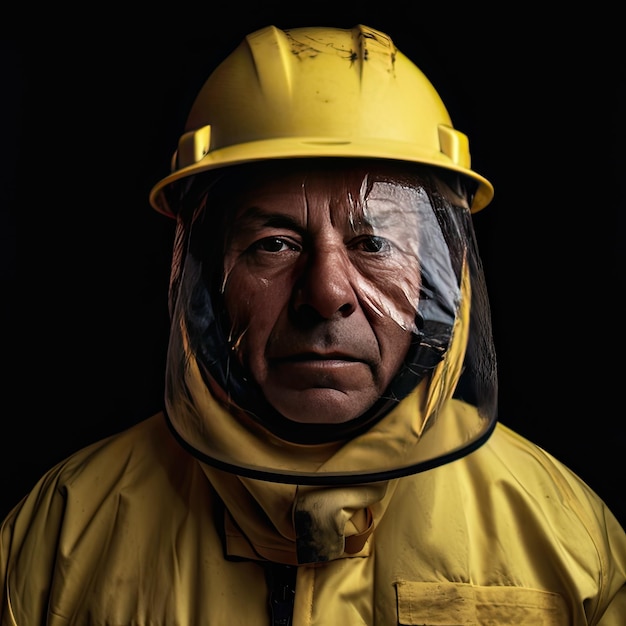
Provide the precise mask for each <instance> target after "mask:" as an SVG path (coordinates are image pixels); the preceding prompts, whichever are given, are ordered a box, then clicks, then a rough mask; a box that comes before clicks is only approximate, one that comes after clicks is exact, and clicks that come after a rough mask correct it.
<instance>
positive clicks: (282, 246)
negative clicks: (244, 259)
mask: <svg viewBox="0 0 626 626" xmlns="http://www.w3.org/2000/svg"><path fill="white" fill-rule="evenodd" d="M252 248H253V249H254V250H261V251H263V252H285V251H287V250H299V247H298V246H297V245H296V244H295V243H294V242H292V241H288V240H286V239H282V238H280V237H265V238H264V239H260V240H259V241H257V242H256V243H255V244H254V245H253V246H252Z"/></svg>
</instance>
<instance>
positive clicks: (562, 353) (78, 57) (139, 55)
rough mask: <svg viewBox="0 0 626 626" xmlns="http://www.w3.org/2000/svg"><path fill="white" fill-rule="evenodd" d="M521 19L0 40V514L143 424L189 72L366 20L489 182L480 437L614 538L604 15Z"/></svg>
mask: <svg viewBox="0 0 626 626" xmlns="http://www.w3.org/2000/svg"><path fill="white" fill-rule="evenodd" d="M466 4H469V3H466ZM464 6H465V4H464ZM524 6H525V7H526V8H524V10H521V9H520V8H519V7H517V6H516V5H507V8H506V13H500V12H498V11H496V12H492V11H488V10H486V9H481V8H480V5H474V4H472V5H471V7H469V6H466V7H465V8H463V9H461V10H459V8H458V6H455V5H454V4H452V3H448V4H446V3H438V4H436V5H435V6H433V5H431V4H428V5H423V6H422V5H420V4H419V3H411V4H407V5H406V6H405V8H402V9H400V10H399V11H398V10H397V9H399V7H398V4H397V3H396V4H389V3H386V5H385V6H384V7H380V6H379V7H378V8H376V9H371V10H360V9H357V8H355V9H345V8H344V9H340V8H339V5H338V4H337V6H333V5H330V6H326V7H324V5H323V4H319V3H317V4H315V7H313V8H310V7H302V6H301V5H299V6H293V7H292V6H291V5H290V6H289V8H287V7H285V6H284V5H283V6H281V4H280V3H274V4H273V3H266V4H263V5H262V7H261V8H258V9H252V10H250V9H245V8H244V7H243V6H241V5H239V4H236V3H233V4H232V5H231V6H227V7H221V8H220V10H219V11H217V10H216V9H213V10H212V9H211V6H209V5H205V6H204V7H203V6H201V5H189V6H186V5H185V4H184V3H176V4H175V5H174V4H172V5H171V6H168V5H167V4H166V5H165V6H163V5H160V6H159V7H157V5H154V6H153V7H152V8H150V10H149V11H145V10H144V11H143V12H139V13H138V14H134V15H133V16H132V17H131V16H130V15H129V14H128V13H127V10H126V9H125V8H124V7H118V8H114V7H113V6H112V5H107V7H106V8H104V7H99V6H98V5H93V6H92V7H91V8H90V12H89V14H87V13H84V14H82V13H77V12H75V11H74V12H73V13H72V14H71V15H70V14H69V13H68V14H64V13H62V12H61V11H62V9H61V8H60V7H54V6H51V7H49V8H48V9H47V10H46V11H47V13H42V10H39V11H35V10H34V9H33V15H30V16H25V19H24V20H22V21H21V22H19V23H18V24H16V25H15V27H16V28H15V32H12V31H11V26H10V25H9V24H8V23H5V24H4V25H3V27H2V28H3V29H4V32H3V33H2V37H3V38H2V50H1V52H2V65H1V68H2V75H1V81H2V84H1V88H2V98H1V101H2V109H1V116H0V120H1V125H2V126H1V133H2V135H1V136H2V150H1V152H2V181H1V182H2V188H1V190H0V197H1V201H2V203H1V214H0V219H1V222H0V227H1V229H2V230H1V233H0V237H1V238H0V243H1V254H2V257H1V275H0V276H1V280H2V307H1V309H2V318H1V322H2V330H3V341H2V346H3V347H2V356H3V359H2V361H3V374H2V405H1V406H2V426H1V435H0V436H1V448H0V460H1V462H2V468H0V470H1V471H0V476H1V477H2V483H1V489H2V490H1V492H0V493H1V494H2V496H1V498H2V499H1V502H0V507H1V508H0V513H5V512H7V511H8V509H9V508H10V507H11V506H12V505H13V504H15V502H16V501H17V499H18V498H19V497H21V496H22V495H24V494H25V493H26V492H27V490H28V489H29V488H30V487H31V486H32V484H33V483H34V482H35V480H36V479H37V478H38V477H39V476H40V475H41V474H42V473H43V472H44V471H45V470H46V469H47V468H48V467H50V466H51V465H52V464H53V463H55V462H57V461H60V460H61V459H62V458H64V457H65V456H66V455H68V454H70V453H71V452H72V451H74V450H75V449H77V448H79V447H81V446H83V445H85V444H87V443H89V442H91V441H93V440H95V439H98V438H100V437H102V436H105V435H108V434H110V433H113V432H116V431H118V430H120V429H122V428H124V427H126V426H128V425H130V424H132V423H134V422H136V421H138V420H140V419H142V418H144V417H147V416H148V415H150V414H151V413H152V412H154V411H156V410H158V409H159V408H160V405H161V395H162V377H163V366H164V358H165V348H166V338H167V304H166V296H167V282H168V269H169V253H170V247H171V239H172V222H171V221H170V220H169V219H167V218H165V217H163V216H161V215H159V214H157V213H156V212H155V211H153V210H152V209H151V208H150V207H149V204H148V200H147V198H148V193H149V190H150V188H151V186H152V185H153V184H154V183H155V182H156V181H157V180H158V179H159V178H161V177H162V176H164V175H165V174H166V173H167V172H168V167H169V159H170V156H171V153H172V151H173V150H174V148H175V145H176V141H177V138H178V135H179V134H180V132H181V129H182V125H183V123H184V119H185V116H186V113H187V111H188V108H189V106H190V104H191V102H192V100H193V97H194V96H195V94H196V92H197V90H198V89H199V88H200V86H201V84H202V82H203V81H204V79H205V78H206V76H207V75H208V73H209V72H210V70H211V69H212V68H213V67H214V66H215V64H216V63H217V62H218V61H219V60H221V59H222V58H223V57H224V56H225V55H226V54H227V53H228V52H230V51H231V50H232V49H233V48H234V47H235V46H236V45H237V44H238V43H239V42H240V40H241V39H242V38H243V37H244V36H245V35H246V34H247V33H248V32H251V31H252V30H255V29H257V28H260V27H262V26H265V25H267V24H270V23H272V24H275V25H276V26H279V27H282V28H288V27H293V26H300V25H327V26H339V27H346V28H347V27H351V26H353V25H355V24H357V23H364V24H367V25H368V26H372V27H375V28H378V29H379V30H383V31H385V32H387V33H388V34H390V35H391V37H392V38H393V40H394V43H395V44H396V45H397V47H398V48H399V49H400V50H401V51H402V52H404V53H405V54H406V55H407V56H409V57H410V58H412V59H413V60H414V61H415V62H416V63H417V65H418V66H420V67H421V69H422V70H423V71H424V72H425V73H426V75H427V76H428V77H429V78H430V79H431V81H432V82H433V84H434V85H435V87H436V89H437V90H438V91H439V93H440V95H441V96H442V98H443V100H444V102H445V103H446V105H447V107H448V109H449V111H450V114H451V117H452V120H453V122H454V125H455V127H456V128H458V129H459V130H462V131H463V132H465V133H467V134H468V135H469V137H470V148H471V151H472V159H473V167H474V169H476V170H477V171H479V172H480V173H482V174H483V175H485V176H486V177H487V178H489V179H490V180H491V181H492V182H493V184H494V186H495V189H496V195H495V198H494V201H493V203H492V204H491V205H490V206H489V207H488V208H487V209H485V210H484V211H483V212H481V213H479V214H478V215H476V221H475V223H476V228H477V232H478V237H479V244H480V246H481V250H482V255H483V260H484V263H485V270H486V275H487V282H488V288H489V292H490V296H491V302H492V310H493V326H494V334H495V340H496V348H497V352H498V361H499V371H500V419H501V421H502V422H503V423H505V424H507V425H509V426H512V427H513V428H514V429H516V430H518V431H519V432H520V433H522V434H524V435H526V436H527V437H529V438H530V439H532V440H534V441H535V442H537V443H538V444H540V445H541V446H543V447H544V448H546V449H547V450H548V451H550V452H552V453H553V454H554V455H555V456H557V457H558V458H559V459H560V460H562V461H564V462H565V463H566V464H567V465H569V466H570V467H571V468H572V469H574V470H575V471H576V472H577V473H578V474H579V475H580V476H581V477H582V478H583V479H584V480H585V481H587V482H588V483H589V484H590V485H591V486H592V487H593V488H594V489H595V490H596V491H597V492H598V493H599V495H600V496H601V497H602V498H603V499H604V500H605V501H606V502H607V503H608V504H609V506H610V507H611V508H612V509H613V511H614V512H615V513H616V515H617V516H618V518H619V519H620V521H621V522H622V524H624V523H625V521H626V502H625V500H626V498H625V497H624V482H625V481H624V479H625V478H626V472H625V460H626V426H625V421H626V420H625V412H624V406H623V391H624V388H625V386H626V383H624V382H623V381H622V378H623V372H624V365H623V361H624V342H623V334H624V314H623V310H624V305H623V303H622V300H623V297H622V293H623V291H624V286H625V281H624V260H625V255H624V251H623V250H624V245H623V240H624V213H623V211H624V204H625V203H624V199H625V195H624V191H623V188H624V180H625V179H624V176H623V173H622V172H623V170H624V165H625V159H624V151H625V150H626V134H625V132H624V121H623V118H624V114H625V110H624V109H625V103H626V97H625V89H624V82H625V81H624V62H623V56H622V53H623V50H622V48H621V44H620V40H619V38H618V37H617V24H618V23H619V18H618V16H617V15H615V14H612V13H611V12H605V11H604V9H603V7H602V6H601V5H597V6H595V7H594V9H593V12H591V13H589V12H587V13H578V14H574V13H561V14H554V13H553V14H552V15H551V17H548V16H546V15H544V13H543V12H542V11H541V9H540V8H539V7H537V8H535V9H532V10H531V8H530V5H524ZM407 7H408V8H407ZM128 11H130V6H128ZM503 11H504V9H503Z"/></svg>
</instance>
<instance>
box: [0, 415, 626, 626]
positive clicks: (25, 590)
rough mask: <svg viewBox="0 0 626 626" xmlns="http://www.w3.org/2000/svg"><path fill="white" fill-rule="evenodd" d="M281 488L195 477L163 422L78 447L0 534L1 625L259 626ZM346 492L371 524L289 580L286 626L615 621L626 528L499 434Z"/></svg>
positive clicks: (624, 605) (197, 467)
mask: <svg viewBox="0 0 626 626" xmlns="http://www.w3.org/2000/svg"><path fill="white" fill-rule="evenodd" d="M278 487H279V486H278V485H276V484H273V483H263V482H262V481H255V480H247V479H242V478H237V477H235V476H232V475H230V474H227V473H223V472H221V471H218V470H215V469H211V468H209V467H207V466H204V465H203V464H202V463H201V462H199V461H198V460H196V459H195V458H194V457H192V456H191V455H189V454H188V453H187V452H186V451H185V450H184V449H183V448H182V447H180V446H179V445H178V443H177V442H176V441H175V439H174V438H173V437H172V435H171V432H170V430H169V429H168V427H167V425H166V421H165V419H164V416H163V415H162V414H159V415H156V416H154V417H152V418H150V419H148V420H147V421H144V422H142V423H139V424H138V425H136V426H133V427H131V428H130V429H129V430H127V431H126V432H123V433H121V434H118V435H115V436H113V437H111V438H109V439H108V440H105V441H104V442H100V443H96V444H94V445H91V446H90V447H88V448H86V449H85V450H83V451H81V452H79V453H77V454H75V455H73V456H72V457H70V458H69V459H68V460H67V461H65V462H63V463H61V464H59V465H58V466H57V467H56V468H54V469H52V470H51V471H50V472H49V473H48V474H47V475H46V476H44V477H43V478H42V480H41V481H40V482H39V483H38V484H37V486H36V487H35V489H34V490H33V491H32V493H31V494H30V495H29V496H28V497H26V498H25V499H24V500H23V501H22V502H21V503H20V504H19V505H18V506H17V507H16V508H15V509H14V510H13V512H12V513H11V515H10V516H9V517H8V519H7V520H6V521H5V523H4V525H3V527H2V535H1V539H2V543H1V550H0V555H1V561H0V568H1V570H0V571H1V578H2V588H3V594H2V605H1V611H0V613H1V618H0V622H1V624H2V626H7V625H20V626H34V625H35V624H37V625H40V624H47V625H48V626H61V625H67V624H73V625H87V624H89V625H93V626H105V625H106V626H113V625H119V626H121V625H130V624H133V625H136V626H148V625H151V626H154V625H157V624H158V625H162V626H178V625H180V626H183V625H185V626H188V625H200V624H211V625H220V626H222V625H229V626H235V625H239V624H240V625H242V626H243V625H245V626H254V625H258V626H267V625H268V624H270V623H271V622H270V621H269V613H268V589H267V585H266V575H265V572H264V568H263V565H262V564H263V562H264V561H263V557H262V556H260V555H261V554H266V555H267V556H268V557H269V556H271V557H273V558H275V559H279V560H282V561H283V562H294V556H293V552H294V550H295V547H294V541H293V530H292V523H291V518H292V515H293V512H294V506H295V502H296V501H298V499H299V498H300V497H301V496H303V497H306V496H307V495H308V494H306V493H305V494H301V493H300V492H301V491H302V489H301V488H298V487H296V486H282V487H280V488H278ZM360 489H361V490H362V493H359V489H357V490H356V491H355V490H354V488H337V490H335V489H333V488H331V489H326V490H324V491H326V492H327V498H328V499H330V500H332V499H333V497H335V495H336V493H334V492H335V491H339V492H345V493H348V494H350V493H352V497H353V500H354V501H355V502H356V501H357V500H359V499H362V500H363V502H367V501H368V500H371V501H372V502H374V504H372V505H371V506H370V507H369V510H370V511H371V515H372V520H370V521H369V522H368V520H364V524H365V528H364V532H363V533H362V535H361V536H360V537H359V536H358V535H359V533H358V532H356V533H355V535H354V536H353V537H352V538H353V539H355V538H356V539H355V541H354V542H351V541H349V540H347V541H346V542H345V552H344V553H342V554H341V555H340V556H338V557H337V558H333V559H331V560H329V561H328V562H322V563H313V564H305V565H299V566H298V568H297V584H296V593H295V608H294V616H293V624H294V626H305V625H307V626H308V625H311V626H312V625H324V626H327V625H329V624H346V625H348V624H350V625H357V624H378V625H382V624H384V625H388V624H420V625H423V624H429V625H433V626H434V625H440V626H441V625H444V624H446V625H447V624H463V625H470V624H515V625H519V624H528V625H533V626H535V625H540V624H542V625H556V624H559V625H568V626H581V625H583V624H597V625H601V626H623V625H624V624H625V623H626V535H625V534H624V532H623V530H622V529H621V528H620V526H619V524H618V522H617V521H616V520H615V518H614V517H613V516H612V514H611V513H610V511H608V510H607V508H606V506H605V505H604V504H603V503H602V501H601V500H600V499H599V498H598V497H597V496H596V495H594V493H592V491H590V489H589V488H588V487H587V486H586V485H585V484H584V483H583V482H582V481H581V480H580V479H578V478H577V477H576V476H575V475H573V474H572V473H571V471H569V470H568V469H566V468H565V467H564V466H563V465H562V464H560V463H559V462H558V461H557V460H555V459H554V458H553V457H552V456H550V455H549V454H547V453H546V452H544V451H543V450H541V449H539V448H537V447H536V446H535V445H533V444H531V443H529V442H528V441H526V440H525V439H523V438H522V437H520V436H518V435H516V434H515V433H513V432H512V431H511V430H509V429H508V428H507V427H505V426H503V425H502V424H499V425H498V426H497V427H496V429H495V431H494V433H493V434H492V436H491V437H490V439H489V440H488V441H487V443H485V444H484V445H483V446H482V447H480V448H479V449H478V450H476V451H475V452H473V453H471V454H469V455H467V456H466V457H464V458H462V459H459V460H457V461H454V462H452V463H449V464H447V465H443V466H441V467H439V468H437V469H435V470H431V471H426V472H423V473H419V474H416V475H414V476H408V477H405V478H400V479H394V480H392V481H388V482H382V483H379V484H373V485H370V486H363V487H361V488H360ZM368 490H369V491H370V493H365V492H367V491H368ZM304 491H305V492H306V491H307V490H306V489H304ZM309 491H313V492H314V491H315V490H314V489H311V490H309ZM345 493H344V494H343V495H342V496H341V497H342V500H343V501H345ZM244 494H245V497H244ZM321 502H324V498H322V499H321ZM225 505H226V507H228V509H229V510H230V513H228V510H227V509H225ZM270 505H271V506H270ZM370 522H371V524H370ZM371 526H373V531H372V530H371ZM290 529H291V530H290ZM370 531H371V532H370ZM346 534H347V533H346ZM224 538H225V543H224V540H223V539H224ZM224 545H226V546H227V548H226V550H225V548H224Z"/></svg>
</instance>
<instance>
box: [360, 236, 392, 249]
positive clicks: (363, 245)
mask: <svg viewBox="0 0 626 626" xmlns="http://www.w3.org/2000/svg"><path fill="white" fill-rule="evenodd" d="M352 247H353V248H357V249H359V250H363V251H364V252H374V253H376V252H386V251H388V250H389V249H390V244H389V241H387V239H384V238H383V237H374V236H373V235H371V236H367V237H360V238H359V239H357V240H356V241H354V242H352Z"/></svg>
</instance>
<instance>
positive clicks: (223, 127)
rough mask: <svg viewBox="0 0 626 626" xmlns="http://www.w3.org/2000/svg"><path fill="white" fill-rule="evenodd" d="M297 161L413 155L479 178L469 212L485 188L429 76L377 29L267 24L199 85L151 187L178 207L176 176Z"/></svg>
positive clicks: (161, 203)
mask: <svg viewBox="0 0 626 626" xmlns="http://www.w3.org/2000/svg"><path fill="white" fill-rule="evenodd" d="M298 157H351V158H355V157H365V158H376V159H381V158H382V159H392V160H400V161H411V162H415V163H424V164H427V165H433V166H437V167H442V168H445V169H447V170H452V171H455V172H459V173H461V174H465V175H466V176H468V177H469V178H471V179H473V180H474V181H476V182H477V184H478V185H477V191H476V194H475V197H474V200H473V204H472V211H474V212H476V211H478V210H480V209H482V208H483V207H485V206H486V205H487V204H488V203H489V202H490V201H491V199H492V197H493V186H492V185H491V183H490V182H489V181H488V180H486V179H485V178H483V177H482V176H481V175H479V174H477V173H476V172H474V171H473V170H472V169H471V167H470V153H469V142H468V138H467V136H466V135H465V134H463V133H461V132H459V131H458V130H455V129H454V128H453V126H452V122H451V120H450V116H449V114H448V111H447V109H446V107H445V105H444V103H443V102H442V100H441V98H440V97H439V95H438V93H437V92H436V90H435V88H434V87H433V85H432V84H431V83H430V81H429V80H428V79H427V78H426V76H424V74H423V73H422V72H421V70H420V69H419V68H418V67H416V66H415V65H414V64H413V62H412V61H410V60H409V59H408V58H407V57H406V56H404V55H403V54H402V53H401V52H400V51H399V50H398V49H397V48H396V47H395V45H394V44H393V42H392V40H391V38H390V37H389V36H388V35H386V34H385V33H382V32H380V31H378V30H375V29H373V28H369V27H367V26H363V25H358V26H355V27H354V28H352V29H339V28H326V27H309V28H304V27H303V28H293V29H287V30H280V29H278V28H276V27H274V26H268V27H266V28H263V29H261V30H257V31H256V32H254V33H252V34H250V35H248V36H247V37H246V38H245V40H244V41H243V42H242V43H241V44H240V45H239V46H238V47H237V48H236V49H235V50H234V51H233V52H232V53H231V54H230V55H229V56H228V57H227V58H226V59H225V60H224V61H222V63H221V64H220V65H218V67H217V68H216V69H215V71H214V72H213V73H212V74H211V75H210V76H209V78H208V79H207V81H206V82H205V83H204V85H203V87H202V88H201V90H200V92H199V94H198V95H197V97H196V99H195V101H194V103H193V105H192V108H191V111H190V113H189V117H188V119H187V123H186V126H185V133H184V134H183V135H182V137H181V138H180V140H179V142H178V149H177V151H176V153H175V154H174V157H173V159H172V172H171V174H170V175H169V176H166V177H165V178H163V179H162V180H161V181H159V182H158V183H157V184H156V185H155V186H154V188H153V189H152V191H151V192H150V203H151V204H152V206H153V207H154V208H155V209H157V210H158V211H161V212H162V213H165V214H167V215H173V214H175V213H176V208H175V206H171V205H172V204H175V202H172V203H171V202H170V199H171V198H173V197H174V196H172V195H171V193H170V192H171V190H172V189H173V188H174V187H175V186H176V185H175V184H176V183H177V182H179V181H181V180H182V179H184V178H187V177H190V176H195V175H196V174H199V173H201V172H206V171H209V170H214V169H217V168H222V167H226V166H230V165H237V164H241V163H248V162H252V161H264V160H268V159H292V158H298Z"/></svg>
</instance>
